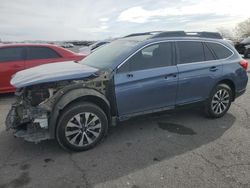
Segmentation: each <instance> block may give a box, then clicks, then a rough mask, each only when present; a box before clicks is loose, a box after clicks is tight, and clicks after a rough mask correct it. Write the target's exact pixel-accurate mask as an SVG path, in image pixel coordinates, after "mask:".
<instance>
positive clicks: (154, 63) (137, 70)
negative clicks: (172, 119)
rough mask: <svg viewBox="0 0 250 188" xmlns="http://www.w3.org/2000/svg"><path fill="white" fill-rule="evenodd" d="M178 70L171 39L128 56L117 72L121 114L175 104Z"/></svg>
mask: <svg viewBox="0 0 250 188" xmlns="http://www.w3.org/2000/svg"><path fill="white" fill-rule="evenodd" d="M177 82H178V70H177V67H176V66H175V65H174V64H173V44H172V43H171V42H165V43H159V44H153V45H150V46H147V47H145V48H144V49H142V50H140V51H138V52H137V53H136V54H135V55H133V56H132V57H131V58H129V59H128V60H127V61H126V62H125V63H124V64H123V65H122V66H121V67H120V68H118V70H117V73H116V74H115V93H116V101H117V108H118V113H119V116H126V115H129V114H134V113H140V112H144V111H151V110H152V111H153V110H157V109H158V110H159V109H161V108H164V107H170V108H171V107H173V106H174V105H175V97H176V90H177Z"/></svg>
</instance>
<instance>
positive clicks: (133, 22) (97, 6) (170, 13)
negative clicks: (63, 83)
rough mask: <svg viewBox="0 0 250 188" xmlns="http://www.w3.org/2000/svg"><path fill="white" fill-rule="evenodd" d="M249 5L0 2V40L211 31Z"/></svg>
mask: <svg viewBox="0 0 250 188" xmlns="http://www.w3.org/2000/svg"><path fill="white" fill-rule="evenodd" d="M238 2H240V3H238ZM249 7H250V0H238V1H236V0H234V1H232V0H174V1H173V0H123V1H121V0H120V1H119V0H0V39H1V40H2V41H22V40H50V41H57V40H102V39H107V38H111V37H120V36H124V35H127V34H130V33H138V32H146V31H159V30H164V31H172V30H185V31H216V30H217V29H218V28H221V27H223V28H226V29H231V28H233V27H235V25H236V24H237V23H239V22H241V21H244V20H245V19H247V18H250V9H249Z"/></svg>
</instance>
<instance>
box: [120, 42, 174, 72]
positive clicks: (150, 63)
mask: <svg viewBox="0 0 250 188" xmlns="http://www.w3.org/2000/svg"><path fill="white" fill-rule="evenodd" d="M171 65H172V43H170V42H166V43H159V44H153V45H150V46H148V47H145V48H144V49H142V50H140V51H139V52H137V53H136V54H135V55H133V56H132V57H131V58H130V59H129V60H128V61H127V62H126V63H125V64H124V65H123V66H122V67H120V69H119V72H127V71H138V70H145V69H152V68H157V67H165V66H171Z"/></svg>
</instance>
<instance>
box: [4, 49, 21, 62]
mask: <svg viewBox="0 0 250 188" xmlns="http://www.w3.org/2000/svg"><path fill="white" fill-rule="evenodd" d="M22 60H24V48H23V47H8V48H0V62H6V61H22Z"/></svg>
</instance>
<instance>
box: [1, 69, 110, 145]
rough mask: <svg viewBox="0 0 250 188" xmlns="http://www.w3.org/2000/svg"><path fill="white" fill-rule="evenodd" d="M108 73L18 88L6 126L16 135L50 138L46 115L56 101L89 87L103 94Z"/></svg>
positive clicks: (34, 140)
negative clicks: (74, 90) (77, 89)
mask: <svg viewBox="0 0 250 188" xmlns="http://www.w3.org/2000/svg"><path fill="white" fill-rule="evenodd" d="M108 81H109V73H108V72H101V73H97V74H94V75H92V76H90V77H88V78H84V80H69V81H59V82H53V83H43V84H39V85H33V86H28V87H24V88H20V89H17V91H16V93H15V95H16V102H15V103H14V104H13V105H12V107H11V110H10V112H9V114H8V116H7V119H6V129H7V130H9V129H14V130H15V133H14V135H15V136H16V137H22V138H23V139H25V140H26V141H30V142H40V141H42V140H47V139H50V138H51V136H50V134H49V131H48V129H49V118H50V116H51V112H52V110H53V107H54V105H55V103H56V102H57V101H59V100H60V98H61V97H62V96H63V95H64V94H65V93H66V92H68V91H71V90H73V89H76V88H91V89H94V90H97V91H98V92H100V93H102V94H103V95H106V88H107V84H108Z"/></svg>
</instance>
